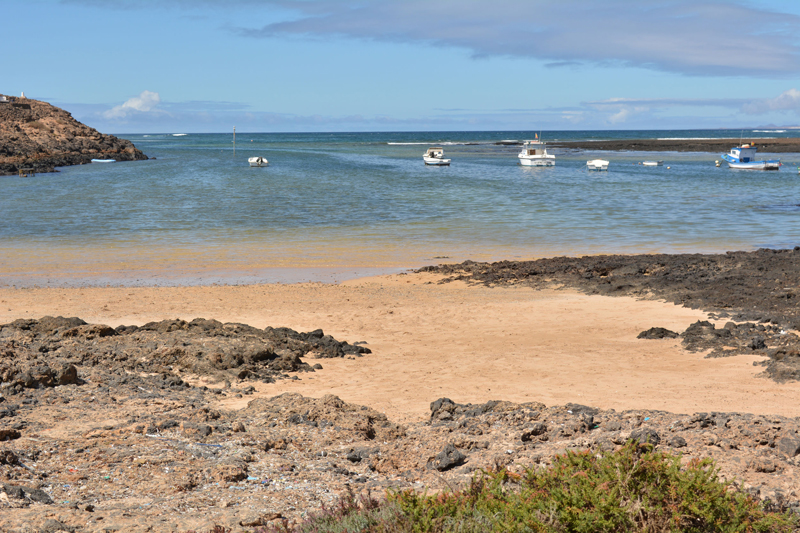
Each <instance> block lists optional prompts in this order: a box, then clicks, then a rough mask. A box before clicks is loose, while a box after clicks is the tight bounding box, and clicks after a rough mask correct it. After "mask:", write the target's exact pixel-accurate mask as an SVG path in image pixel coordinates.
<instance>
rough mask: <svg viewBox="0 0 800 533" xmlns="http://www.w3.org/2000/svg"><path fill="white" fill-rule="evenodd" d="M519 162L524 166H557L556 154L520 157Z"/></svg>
mask: <svg viewBox="0 0 800 533" xmlns="http://www.w3.org/2000/svg"><path fill="white" fill-rule="evenodd" d="M519 164H520V165H522V166H524V167H554V166H556V158H555V156H550V157H546V158H545V157H530V158H529V157H520V158H519Z"/></svg>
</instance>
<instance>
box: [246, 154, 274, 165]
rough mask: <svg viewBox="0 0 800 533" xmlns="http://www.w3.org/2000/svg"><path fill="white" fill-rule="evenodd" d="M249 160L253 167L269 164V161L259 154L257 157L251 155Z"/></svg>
mask: <svg viewBox="0 0 800 533" xmlns="http://www.w3.org/2000/svg"><path fill="white" fill-rule="evenodd" d="M247 162H248V163H250V166H251V167H265V166H267V165H269V161H267V159H266V158H265V157H261V156H257V157H250V158H248V159H247Z"/></svg>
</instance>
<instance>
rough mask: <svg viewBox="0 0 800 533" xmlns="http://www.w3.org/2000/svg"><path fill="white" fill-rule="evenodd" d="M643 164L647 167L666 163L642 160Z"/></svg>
mask: <svg viewBox="0 0 800 533" xmlns="http://www.w3.org/2000/svg"><path fill="white" fill-rule="evenodd" d="M642 164H643V165H644V166H646V167H660V166H663V165H664V162H663V161H642Z"/></svg>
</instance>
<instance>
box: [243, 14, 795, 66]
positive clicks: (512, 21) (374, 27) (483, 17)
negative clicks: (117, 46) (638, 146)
mask: <svg viewBox="0 0 800 533" xmlns="http://www.w3.org/2000/svg"><path fill="white" fill-rule="evenodd" d="M264 1H265V3H266V4H272V5H276V6H281V7H283V8H288V9H294V10H295V11H296V12H297V13H298V16H296V17H294V18H292V19H291V20H286V21H284V22H278V23H271V24H266V25H264V26H263V27H260V28H241V29H240V30H239V33H240V34H242V35H248V36H252V37H275V36H287V35H289V36H291V35H295V36H301V37H311V38H314V37H346V38H356V39H367V40H375V41H389V42H403V43H405V42H417V43H423V44H428V45H433V46H452V47H459V48H464V49H466V50H469V51H471V52H472V54H473V55H474V56H476V57H481V56H510V57H523V58H533V59H538V60H542V61H546V62H548V63H549V65H550V66H553V67H554V68H559V67H563V66H570V67H572V66H575V65H580V64H593V65H601V66H627V67H639V68H648V69H653V70H660V71H669V72H678V73H682V74H689V75H698V76H756V77H775V78H780V77H789V76H794V75H796V73H797V72H798V71H799V70H800V43H798V39H797V35H798V34H800V17H798V16H797V15H794V14H790V13H780V12H777V11H776V10H770V9H765V8H759V7H757V6H755V5H753V4H752V3H748V2H744V1H742V0H738V1H730V2H719V1H714V0H659V1H650V0H648V1H646V2H643V1H641V0H604V1H603V2H597V1H589V0H559V1H558V2H552V1H550V0H548V1H544V0H493V1H491V2H488V1H487V2H474V1H473V2H470V1H466V2H465V1H464V0H437V1H436V2H431V1H430V0H403V1H402V2H386V1H382V0H359V1H358V2H355V1H341V0H305V1H302V2H287V1H280V0H264ZM426 21H437V23H435V24H428V23H426ZM721 21H724V22H721ZM438 22H440V23H438Z"/></svg>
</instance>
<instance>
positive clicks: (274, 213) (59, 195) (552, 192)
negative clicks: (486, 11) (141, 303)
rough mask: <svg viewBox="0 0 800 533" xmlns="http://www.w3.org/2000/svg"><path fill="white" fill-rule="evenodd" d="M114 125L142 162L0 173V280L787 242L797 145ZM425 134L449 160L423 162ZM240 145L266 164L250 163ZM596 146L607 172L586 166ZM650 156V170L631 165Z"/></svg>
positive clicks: (304, 268) (323, 275) (265, 270)
mask: <svg viewBox="0 0 800 533" xmlns="http://www.w3.org/2000/svg"><path fill="white" fill-rule="evenodd" d="M536 133H539V132H536ZM741 134H743V135H745V136H746V137H747V140H751V139H753V138H759V137H760V138H769V137H796V136H800V131H797V130H745V131H744V132H742V133H741ZM739 135H740V132H739V131H738V130H737V131H736V132H733V131H731V130H715V131H709V130H698V131H687V130H681V131H613V132H612V131H563V132H559V131H556V132H548V131H544V132H541V137H542V138H543V139H544V140H545V141H557V140H561V141H564V140H582V139H611V138H613V139H652V138H662V139H678V138H679V139H702V138H731V137H739ZM120 137H123V138H126V139H130V140H131V141H132V142H133V143H134V144H135V145H136V146H137V147H138V148H139V149H141V150H142V151H144V153H145V154H147V155H148V156H150V157H155V159H154V160H150V161H142V162H128V163H111V164H91V165H81V166H74V167H65V168H61V169H60V172H58V173H51V174H38V175H37V176H35V177H31V178H18V177H15V176H11V177H0V213H2V216H0V286H18V287H19V286H72V285H106V284H115V285H153V284H155V285H161V284H163V285H171V284H180V285H186V284H190V285H191V284H212V283H258V282H270V281H278V282H294V281H309V280H317V281H339V280H342V279H347V278H349V277H355V276H362V275H368V274H373V273H374V274H377V273H385V272H397V271H401V270H403V269H407V268H413V267H419V266H423V265H427V264H436V263H442V262H461V261H464V260H466V259H472V260H476V261H494V260H500V259H512V260H517V259H534V258H539V257H550V256H556V255H588V254H609V253H652V252H667V253H684V252H723V251H727V250H753V249H757V248H761V247H770V248H785V247H793V246H795V245H797V244H800V224H798V218H799V217H800V176H799V175H798V173H797V167H798V164H799V163H798V162H800V155H799V154H780V155H779V157H780V158H781V160H782V161H783V163H784V167H783V168H782V169H781V170H780V171H778V172H757V171H734V170H730V169H728V168H726V167H724V166H723V167H720V168H717V167H715V165H714V161H715V159H720V157H719V154H710V153H678V152H658V153H646V152H589V151H582V150H568V149H557V148H556V149H551V150H550V153H554V154H555V155H556V158H557V162H556V166H555V167H552V168H530V167H522V166H520V165H519V164H518V160H517V157H516V156H517V153H518V152H519V150H520V147H519V146H507V145H502V144H496V143H497V142H499V141H504V140H523V139H528V138H533V137H534V132H508V131H505V132H438V133H436V132H403V133H383V132H382V133H306V134H298V133H283V134H280V133H270V134H263V133H261V134H255V133H237V136H236V151H235V154H234V150H233V144H232V140H233V139H232V134H231V133H224V134H185V135H184V134H180V132H176V133H175V134H151V135H141V134H136V135H120ZM435 145H442V146H443V147H444V149H445V156H446V157H448V158H451V159H452V164H451V166H449V167H426V166H425V165H424V164H423V162H422V154H423V153H424V152H425V150H426V148H427V147H428V146H435ZM256 155H260V156H264V157H265V158H267V159H268V160H269V163H270V164H269V166H268V167H266V168H250V167H249V166H248V163H247V158H248V157H252V156H256ZM759 155H760V156H762V155H765V154H759ZM596 157H602V158H604V159H608V160H609V161H610V162H611V164H610V166H609V170H608V172H590V171H587V170H586V168H585V163H586V161H587V160H588V159H594V158H596ZM650 159H659V160H663V161H664V166H661V167H643V166H641V165H639V164H637V163H639V162H641V161H644V160H650ZM668 167H669V168H668Z"/></svg>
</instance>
